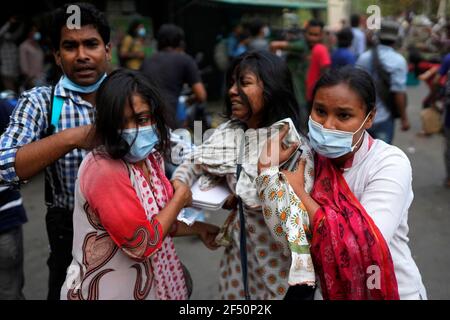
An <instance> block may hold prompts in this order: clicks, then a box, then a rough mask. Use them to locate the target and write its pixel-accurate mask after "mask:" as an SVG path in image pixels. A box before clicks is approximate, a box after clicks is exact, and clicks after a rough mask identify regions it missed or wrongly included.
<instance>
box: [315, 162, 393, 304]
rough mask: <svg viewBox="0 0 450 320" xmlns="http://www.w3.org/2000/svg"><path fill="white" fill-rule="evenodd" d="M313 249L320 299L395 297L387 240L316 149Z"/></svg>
mask: <svg viewBox="0 0 450 320" xmlns="http://www.w3.org/2000/svg"><path fill="white" fill-rule="evenodd" d="M315 162H316V164H315V168H316V169H315V170H316V177H315V179H316V180H315V184H314V188H313V190H312V193H311V195H312V197H313V199H314V200H315V201H316V202H317V203H318V204H319V205H320V208H319V209H318V210H317V212H316V214H315V216H314V220H313V239H312V244H311V254H312V258H313V261H314V267H315V268H316V270H317V272H318V274H319V277H320V282H321V288H322V295H323V298H324V299H331V300H397V299H399V295H398V288H397V279H396V277H395V273H394V266H393V263H392V258H391V254H390V252H389V248H388V246H387V243H386V241H385V240H384V238H383V235H382V234H381V232H380V230H379V229H378V228H377V226H376V225H375V223H374V222H373V220H372V219H371V218H370V216H369V215H368V214H367V212H366V211H365V210H364V208H363V206H362V205H361V204H360V203H359V201H358V200H357V199H356V197H355V196H354V194H353V193H352V191H351V190H350V188H349V187H348V185H347V183H346V181H345V179H344V177H343V175H342V173H341V172H340V171H339V170H338V169H337V168H336V167H335V166H334V164H333V163H332V162H331V161H330V160H329V159H327V158H325V157H322V156H320V155H316V161H315Z"/></svg>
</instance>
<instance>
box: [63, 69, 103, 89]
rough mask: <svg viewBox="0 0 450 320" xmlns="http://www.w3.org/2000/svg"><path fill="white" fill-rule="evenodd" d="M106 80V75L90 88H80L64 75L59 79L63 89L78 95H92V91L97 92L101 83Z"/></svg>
mask: <svg viewBox="0 0 450 320" xmlns="http://www.w3.org/2000/svg"><path fill="white" fill-rule="evenodd" d="M105 79H106V73H105V74H104V75H103V76H102V77H101V78H100V79H99V80H98V81H97V82H96V83H94V84H91V85H90V86H80V85H79V84H76V83H75V82H73V81H72V80H70V79H69V77H67V76H66V75H63V77H62V79H61V85H62V87H63V88H64V89H67V90H70V91H75V92H78V93H92V92H94V91H97V90H98V88H99V87H100V85H101V84H102V82H103V81H104V80H105Z"/></svg>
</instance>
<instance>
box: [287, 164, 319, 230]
mask: <svg viewBox="0 0 450 320" xmlns="http://www.w3.org/2000/svg"><path fill="white" fill-rule="evenodd" d="M305 166H306V160H305V159H301V160H300V163H299V164H298V168H297V171H295V172H290V171H286V170H283V171H282V172H283V173H284V175H285V176H286V179H287V181H288V183H289V184H290V186H291V187H292V189H293V190H294V192H295V194H296V195H297V196H298V197H299V199H300V201H301V202H302V203H303V205H304V206H305V208H306V212H307V213H308V217H309V221H310V222H311V223H312V221H314V215H315V213H316V212H317V210H318V209H319V208H320V206H319V204H318V203H317V202H316V201H315V200H314V199H313V198H312V197H311V196H310V195H309V194H308V192H306V191H305Z"/></svg>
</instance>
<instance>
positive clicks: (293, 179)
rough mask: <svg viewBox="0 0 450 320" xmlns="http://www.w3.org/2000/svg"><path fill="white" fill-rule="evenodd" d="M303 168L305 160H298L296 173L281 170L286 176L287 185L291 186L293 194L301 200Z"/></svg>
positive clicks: (303, 178) (303, 181) (303, 190)
mask: <svg viewBox="0 0 450 320" xmlns="http://www.w3.org/2000/svg"><path fill="white" fill-rule="evenodd" d="M305 166H306V160H305V159H300V163H299V164H298V167H297V171H294V172H291V171H287V170H283V171H282V172H283V173H284V175H285V176H286V179H287V181H288V183H289V184H290V185H291V187H292V189H294V192H295V194H296V195H297V196H298V197H299V198H300V199H301V198H302V196H303V195H304V194H306V191H305Z"/></svg>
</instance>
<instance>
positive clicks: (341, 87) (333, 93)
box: [314, 83, 365, 109]
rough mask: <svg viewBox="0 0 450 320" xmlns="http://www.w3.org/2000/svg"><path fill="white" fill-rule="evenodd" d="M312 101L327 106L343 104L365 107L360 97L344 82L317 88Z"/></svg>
mask: <svg viewBox="0 0 450 320" xmlns="http://www.w3.org/2000/svg"><path fill="white" fill-rule="evenodd" d="M314 102H315V103H318V104H321V105H324V106H328V107H333V106H340V107H342V106H345V107H352V108H363V109H364V107H365V105H364V101H363V99H362V97H361V96H360V95H359V94H358V93H357V92H355V90H353V89H352V88H350V87H349V86H348V84H346V83H339V84H336V85H332V86H327V87H321V88H319V89H318V90H317V93H316V95H315V98H314Z"/></svg>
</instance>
